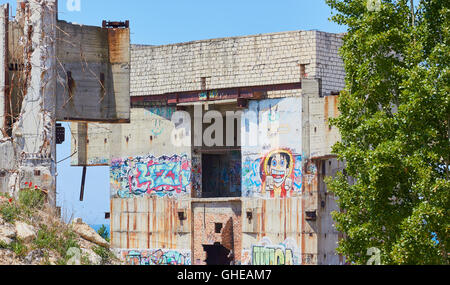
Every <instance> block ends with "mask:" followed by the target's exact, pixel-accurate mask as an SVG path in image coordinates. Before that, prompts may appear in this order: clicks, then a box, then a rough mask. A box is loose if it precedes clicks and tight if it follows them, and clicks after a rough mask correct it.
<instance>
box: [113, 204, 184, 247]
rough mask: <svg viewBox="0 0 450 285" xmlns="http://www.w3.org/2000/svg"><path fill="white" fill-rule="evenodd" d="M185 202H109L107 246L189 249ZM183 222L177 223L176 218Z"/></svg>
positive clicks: (178, 221)
mask: <svg viewBox="0 0 450 285" xmlns="http://www.w3.org/2000/svg"><path fill="white" fill-rule="evenodd" d="M189 209H190V206H189V202H186V201H184V200H175V199H156V198H149V197H142V198H135V199H112V200H111V242H112V245H111V246H112V247H113V248H118V249H150V248H152V249H158V248H165V249H183V250H186V249H190V248H191V246H190V244H191V236H190V232H191V212H190V211H189ZM179 213H184V218H183V219H180V216H181V215H180V214H179Z"/></svg>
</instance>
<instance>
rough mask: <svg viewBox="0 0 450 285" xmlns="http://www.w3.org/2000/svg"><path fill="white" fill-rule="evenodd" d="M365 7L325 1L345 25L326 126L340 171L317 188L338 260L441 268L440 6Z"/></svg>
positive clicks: (443, 7) (448, 55) (446, 154)
mask: <svg viewBox="0 0 450 285" xmlns="http://www.w3.org/2000/svg"><path fill="white" fill-rule="evenodd" d="M367 1H368V0H326V2H327V3H328V4H329V6H330V7H331V8H333V9H334V15H333V17H332V20H333V21H335V22H336V23H338V24H341V25H346V26H347V27H348V33H347V34H346V35H345V37H344V43H343V47H342V49H341V55H342V57H343V60H344V64H345V68H346V72H347V75H346V88H345V90H343V92H342V93H341V95H340V103H339V110H340V113H341V114H340V116H339V117H338V118H336V119H334V120H332V121H331V124H332V125H334V126H336V127H338V128H339V130H340V133H341V136H342V140H341V142H339V143H337V144H336V145H335V146H334V148H333V152H334V153H336V154H337V155H338V158H339V159H340V160H342V161H345V162H346V166H347V167H346V171H344V173H340V174H339V175H338V176H337V177H336V178H334V179H328V181H327V183H328V187H329V189H330V191H332V192H334V193H335V194H336V196H337V197H338V204H339V207H340V209H341V211H340V212H336V213H333V217H334V219H335V221H336V227H337V230H338V231H340V232H342V233H344V236H345V237H344V238H343V239H342V240H341V241H340V243H339V247H338V252H339V253H341V254H342V255H344V256H345V257H346V258H347V260H348V261H349V262H351V263H353V264H366V263H367V261H368V260H369V258H370V257H369V256H367V251H368V249H370V248H378V249H379V250H380V251H381V263H382V264H448V263H449V259H448V252H449V245H450V243H449V237H450V232H449V230H450V213H449V209H450V207H449V206H450V205H449V200H450V174H449V165H450V140H449V135H450V124H449V121H450V100H449V99H450V98H449V97H450V95H449V94H450V92H449V91H450V76H449V63H450V47H449V33H450V0H424V1H420V2H419V3H415V4H417V6H416V7H414V8H415V9H414V8H413V9H411V2H412V1H410V0H382V1H379V2H381V5H380V6H379V9H377V8H375V9H370V7H369V6H368V5H367V4H368V3H367ZM376 1H377V0H372V1H371V2H376ZM416 2H417V1H416ZM369 4H370V3H369ZM373 7H374V6H372V8H373ZM368 8H369V9H368Z"/></svg>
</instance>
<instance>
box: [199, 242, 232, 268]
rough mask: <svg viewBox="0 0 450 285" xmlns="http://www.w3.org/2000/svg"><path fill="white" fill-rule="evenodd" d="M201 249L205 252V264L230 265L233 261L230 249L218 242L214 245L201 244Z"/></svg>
mask: <svg viewBox="0 0 450 285" xmlns="http://www.w3.org/2000/svg"><path fill="white" fill-rule="evenodd" d="M203 250H204V251H205V252H206V260H205V262H206V265H230V264H231V262H232V261H233V257H232V256H230V250H228V249H227V248H226V247H224V246H223V245H221V244H220V243H218V242H217V243H215V244H214V245H203Z"/></svg>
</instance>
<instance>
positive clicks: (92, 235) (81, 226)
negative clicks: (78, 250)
mask: <svg viewBox="0 0 450 285" xmlns="http://www.w3.org/2000/svg"><path fill="white" fill-rule="evenodd" d="M72 228H73V230H74V232H76V233H77V234H79V235H80V236H81V237H82V238H84V239H85V240H88V241H90V242H93V243H95V244H97V245H99V246H103V247H107V248H109V243H108V242H107V241H106V240H104V239H103V238H102V237H101V236H100V235H99V234H98V233H97V232H96V231H95V230H94V229H93V228H91V227H90V226H88V225H87V224H85V223H83V222H80V223H73V224H72Z"/></svg>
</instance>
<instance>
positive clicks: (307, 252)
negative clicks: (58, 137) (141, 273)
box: [72, 31, 345, 265]
mask: <svg viewBox="0 0 450 285" xmlns="http://www.w3.org/2000/svg"><path fill="white" fill-rule="evenodd" d="M341 38H342V35H338V34H329V33H324V32H318V31H295V32H284V33H275V34H265V35H256V36H248V37H236V38H223V39H213V40H204V41H195V42H189V43H181V44H174V45H165V46H140V45H137V46H132V52H131V84H130V92H131V102H132V104H131V105H132V108H131V118H130V124H119V125H114V126H108V125H104V124H89V125H88V126H80V125H77V126H76V125H75V124H73V128H74V129H77V135H76V140H73V141H72V145H73V148H74V151H75V150H78V151H79V150H80V148H81V149H83V150H84V153H85V154H86V155H85V157H84V158H83V159H84V162H85V163H87V164H88V165H93V166H95V165H110V167H111V172H110V175H111V177H110V179H111V241H112V247H113V248H115V249H117V250H118V251H119V252H120V254H121V256H122V257H123V259H124V260H125V261H127V262H128V263H129V264H195V265H202V264H230V263H231V264H253V265H265V264H291V265H306V264H339V263H340V258H339V256H338V255H336V253H335V252H334V249H335V248H336V246H337V244H336V243H337V241H338V238H339V236H338V233H337V232H336V231H335V230H334V227H333V221H332V218H331V215H330V213H331V211H333V210H336V209H337V207H336V203H335V197H333V195H330V194H329V193H328V192H327V189H326V185H325V183H324V178H325V177H326V176H329V175H335V173H336V172H337V171H339V170H341V169H342V167H343V166H342V165H340V164H339V163H338V162H337V161H336V159H335V157H333V156H332V155H331V146H332V145H333V144H334V143H335V142H336V141H338V140H339V135H338V133H337V130H335V129H333V128H330V127H329V125H328V120H329V118H331V117H334V116H337V115H338V110H337V103H338V96H336V95H337V94H338V93H339V91H340V90H341V89H343V88H344V76H345V72H344V68H343V64H342V61H341V59H340V58H339V55H338V49H339V47H340V46H341V44H342V43H341ZM227 114H228V115H229V116H228V117H226V116H225V115H227ZM230 114H231V115H230ZM215 115H221V116H220V117H222V118H223V120H220V119H219V120H215V119H212V117H214V118H216V117H217V116H215ZM227 118H228V119H227ZM217 126H223V127H224V128H223V129H224V130H227V131H226V132H224V133H223V134H220V133H217V132H216V133H214V131H213V130H214V128H215V127H217ZM208 134H212V135H211V137H212V138H214V140H215V144H214V143H213V144H211V143H210V142H207V141H205V140H203V138H204V136H206V137H208ZM86 142H87V143H86ZM181 142H188V144H187V145H186V144H182V143H181ZM72 163H73V164H74V165H78V164H80V158H79V157H74V158H73V160H72Z"/></svg>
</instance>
